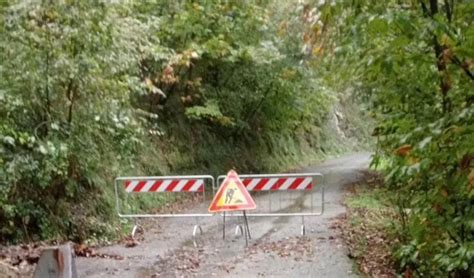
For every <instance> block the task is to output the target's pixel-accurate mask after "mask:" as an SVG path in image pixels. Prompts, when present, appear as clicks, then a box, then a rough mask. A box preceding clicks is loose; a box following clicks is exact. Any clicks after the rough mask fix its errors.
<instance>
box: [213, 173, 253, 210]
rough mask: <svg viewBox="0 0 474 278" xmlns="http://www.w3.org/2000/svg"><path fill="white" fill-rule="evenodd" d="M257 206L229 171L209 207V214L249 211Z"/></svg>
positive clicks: (235, 174)
mask: <svg viewBox="0 0 474 278" xmlns="http://www.w3.org/2000/svg"><path fill="white" fill-rule="evenodd" d="M256 207H257V206H256V205H255V202H254V201H253V199H252V197H251V196H250V194H249V192H248V191H247V188H245V186H244V184H243V183H242V181H241V180H240V179H239V177H238V175H237V173H236V172H235V171H229V173H228V174H227V177H226V178H225V179H224V182H222V185H221V187H219V190H218V191H217V194H216V195H215V196H214V200H213V201H212V203H211V205H210V206H209V211H210V212H220V211H234V210H250V209H255V208H256Z"/></svg>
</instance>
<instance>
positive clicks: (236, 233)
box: [234, 224, 244, 236]
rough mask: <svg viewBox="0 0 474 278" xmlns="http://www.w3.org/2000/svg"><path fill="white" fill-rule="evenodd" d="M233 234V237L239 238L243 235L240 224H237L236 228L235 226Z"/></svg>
mask: <svg viewBox="0 0 474 278" xmlns="http://www.w3.org/2000/svg"><path fill="white" fill-rule="evenodd" d="M234 234H235V236H240V235H243V234H244V229H243V228H242V226H241V225H240V224H237V226H235V232H234Z"/></svg>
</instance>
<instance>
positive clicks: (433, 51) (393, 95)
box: [335, 1, 474, 277]
mask: <svg viewBox="0 0 474 278" xmlns="http://www.w3.org/2000/svg"><path fill="white" fill-rule="evenodd" d="M343 7H344V8H346V9H345V12H344V14H343V16H344V21H343V22H344V23H343V24H342V25H340V26H339V35H340V36H339V37H338V40H339V44H340V45H339V46H338V47H337V48H336V49H335V50H336V55H337V63H338V66H340V67H338V69H339V70H340V72H341V76H343V77H345V78H346V80H351V81H352V82H351V83H350V84H351V86H353V87H354V88H356V89H357V91H358V92H360V94H361V95H362V97H364V98H367V99H368V100H369V101H370V103H371V104H372V108H371V110H372V112H371V114H372V116H373V117H374V118H375V120H376V121H377V127H376V128H375V131H374V135H375V136H377V138H378V155H377V157H376V158H375V161H374V163H375V164H377V163H378V161H383V162H384V163H385V164H388V165H386V166H384V168H385V169H386V180H387V184H388V186H389V187H390V188H391V189H392V190H393V191H394V192H395V193H396V195H395V198H394V202H395V203H396V204H397V206H398V209H399V213H400V216H401V219H402V225H401V227H400V231H399V232H400V235H401V244H400V246H399V248H398V250H397V251H396V253H395V254H396V256H397V257H398V259H399V261H400V264H401V270H400V271H407V272H410V271H415V272H416V273H417V274H418V275H420V276H433V277H441V276H452V277H468V276H470V275H473V274H474V256H473V254H474V249H473V247H474V227H473V225H472V219H474V184H473V182H474V180H473V179H472V177H473V173H474V140H473V138H474V106H473V105H474V98H473V96H474V90H473V88H474V86H473V85H474V72H473V66H472V59H473V58H474V55H473V52H472V50H473V44H474V37H473V36H472V26H473V22H474V16H473V15H474V13H472V11H473V10H474V4H473V3H472V2H470V1H456V2H455V1H385V2H383V3H382V2H380V3H379V2H375V1H355V2H353V3H352V4H348V3H346V2H345V1H343V2H341V3H340V5H338V6H337V9H340V10H339V11H341V12H342V8H343ZM347 7H351V9H350V12H348V9H347ZM348 65H351V66H348Z"/></svg>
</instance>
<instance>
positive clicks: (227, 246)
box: [76, 153, 370, 277]
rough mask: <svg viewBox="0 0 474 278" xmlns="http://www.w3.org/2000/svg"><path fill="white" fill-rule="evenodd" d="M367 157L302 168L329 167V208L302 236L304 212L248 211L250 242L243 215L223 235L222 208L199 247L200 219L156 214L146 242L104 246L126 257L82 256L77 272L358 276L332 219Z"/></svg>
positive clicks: (281, 205)
mask: <svg viewBox="0 0 474 278" xmlns="http://www.w3.org/2000/svg"><path fill="white" fill-rule="evenodd" d="M369 159H370V154H367V153H360V154H353V155H346V156H344V157H341V158H338V159H331V160H328V161H326V162H323V163H321V164H319V165H314V166H311V167H307V168H304V169H301V171H300V172H320V173H323V174H324V175H325V185H326V194H325V212H324V214H323V216H318V217H305V219H304V221H305V226H306V236H304V237H302V236H300V229H301V223H302V220H301V217H271V218H255V217H254V218H249V226H250V232H251V235H252V239H251V240H250V241H249V246H248V247H245V241H244V239H243V237H239V236H235V235H234V230H235V227H236V224H238V223H241V218H240V217H233V218H229V217H228V218H227V221H226V222H227V223H226V224H227V225H226V234H227V237H226V240H223V239H222V219H221V217H220V216H218V215H216V216H214V217H210V218H204V219H201V220H200V224H201V226H202V228H203V230H204V234H203V235H202V236H201V237H200V239H199V247H198V248H195V247H193V244H192V237H191V234H192V227H193V224H194V223H195V220H194V219H179V218H178V219H176V218H174V219H164V220H159V221H158V220H157V221H156V222H155V223H154V225H152V227H151V228H149V229H147V230H146V231H145V234H144V238H145V239H144V240H143V241H142V242H141V244H140V245H138V246H136V247H134V248H126V247H124V246H121V245H114V246H108V247H104V248H101V249H100V250H98V252H100V253H108V254H117V255H120V256H123V257H124V259H123V260H115V259H104V258H77V260H76V264H77V269H78V274H79V277H204V276H206V277H209V276H216V277H357V276H358V275H357V274H356V273H354V267H353V264H352V262H351V260H350V259H349V258H348V257H347V255H346V252H347V251H346V248H345V246H344V245H343V243H342V241H341V239H339V238H338V236H337V233H336V231H335V230H333V229H331V222H332V219H333V218H334V217H335V216H337V215H339V214H341V213H344V212H345V208H344V206H342V205H341V200H342V197H343V185H344V184H347V183H349V182H352V181H355V180H357V179H358V176H359V171H360V170H363V169H366V168H367V167H368V163H369ZM319 197H320V194H319V193H317V194H315V197H314V198H316V199H314V200H313V203H314V204H315V207H314V209H315V210H316V211H317V210H319V209H321V208H320V206H318V205H317V204H319V202H320V199H318V198H319ZM310 199H311V198H310V195H309V194H306V195H301V192H298V193H296V194H295V193H292V194H282V195H278V194H273V195H272V194H265V195H262V196H258V197H256V198H255V201H256V203H257V206H259V207H260V208H261V209H268V208H269V207H270V206H272V208H273V209H274V210H280V209H281V210H289V209H295V208H296V209H303V210H308V209H309V208H310V204H311V200H310ZM270 203H271V205H270ZM208 205H209V204H208V203H206V204H201V205H198V206H196V207H194V208H193V211H204V210H206V208H207V206H208Z"/></svg>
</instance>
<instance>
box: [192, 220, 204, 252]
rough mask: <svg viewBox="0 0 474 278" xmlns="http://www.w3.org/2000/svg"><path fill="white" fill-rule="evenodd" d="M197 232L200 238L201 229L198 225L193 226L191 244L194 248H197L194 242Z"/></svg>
mask: <svg viewBox="0 0 474 278" xmlns="http://www.w3.org/2000/svg"><path fill="white" fill-rule="evenodd" d="M198 230H199V235H201V236H202V228H201V226H200V225H199V224H196V225H194V228H193V244H194V247H196V248H197V247H198V244H197V241H196V234H197V232H198Z"/></svg>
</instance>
